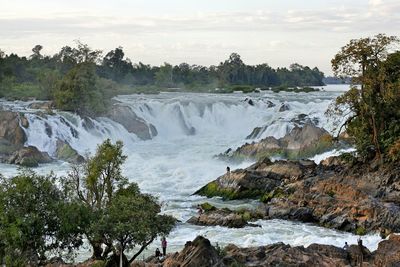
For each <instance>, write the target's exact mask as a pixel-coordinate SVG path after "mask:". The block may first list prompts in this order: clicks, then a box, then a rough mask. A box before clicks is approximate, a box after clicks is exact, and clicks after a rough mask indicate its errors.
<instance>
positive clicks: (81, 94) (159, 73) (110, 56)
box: [0, 41, 323, 116]
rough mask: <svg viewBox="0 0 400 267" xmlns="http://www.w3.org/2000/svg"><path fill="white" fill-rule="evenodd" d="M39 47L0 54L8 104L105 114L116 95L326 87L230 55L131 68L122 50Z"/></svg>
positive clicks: (301, 69)
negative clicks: (25, 53)
mask: <svg viewBox="0 0 400 267" xmlns="http://www.w3.org/2000/svg"><path fill="white" fill-rule="evenodd" d="M42 50H43V46H41V45H36V46H35V47H34V48H33V49H32V52H33V54H32V55H31V56H30V57H28V58H27V57H19V56H18V55H16V54H9V55H7V54H5V53H4V52H2V51H0V97H6V98H9V99H24V100H26V99H30V98H36V99H43V100H55V102H56V104H57V108H59V109H63V110H67V111H73V112H78V113H81V114H84V115H89V116H96V115H102V113H103V112H105V107H107V104H108V100H109V99H110V98H112V97H113V96H115V95H116V94H120V93H125V94H132V93H138V92H139V93H140V92H142V93H154V92H159V91H160V90H161V89H162V90H168V88H180V89H182V90H186V91H192V92H193V91H196V92H209V91H213V90H214V89H215V88H217V87H218V88H219V89H220V90H219V91H218V92H223V93H224V92H225V93H226V92H233V91H235V90H240V91H243V92H252V91H254V88H256V87H261V88H267V87H276V86H284V87H294V86H311V85H323V82H322V79H323V73H322V72H320V71H319V70H318V69H317V68H313V69H311V68H309V67H306V66H301V65H299V64H292V65H291V66H290V68H289V69H287V68H278V69H276V70H275V69H273V68H271V67H270V66H269V65H268V64H259V65H247V64H245V63H244V62H243V61H242V59H241V57H240V55H238V54H236V53H232V54H231V55H230V56H229V58H228V59H227V60H225V61H224V62H221V63H220V64H219V65H218V66H210V67H205V66H200V65H189V64H188V63H181V64H179V65H175V66H173V65H171V64H169V63H164V64H163V65H162V66H150V65H147V64H144V63H142V62H139V63H132V61H131V60H130V59H129V58H125V53H124V51H123V48H122V47H117V48H115V49H114V50H111V51H109V52H108V53H107V54H106V55H105V56H104V57H102V51H100V50H93V49H91V48H90V47H89V46H88V45H87V44H83V43H81V42H80V41H76V47H70V46H64V47H62V48H61V49H60V51H59V52H58V53H56V54H55V55H53V56H48V55H43V54H42V53H41V52H42Z"/></svg>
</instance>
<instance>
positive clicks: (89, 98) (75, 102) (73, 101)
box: [55, 62, 107, 115]
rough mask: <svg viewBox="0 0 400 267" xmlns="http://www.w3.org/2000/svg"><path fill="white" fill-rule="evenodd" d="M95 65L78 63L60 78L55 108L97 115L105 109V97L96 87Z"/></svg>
mask: <svg viewBox="0 0 400 267" xmlns="http://www.w3.org/2000/svg"><path fill="white" fill-rule="evenodd" d="M97 79H98V77H97V75H96V72H95V65H94V64H93V63H90V62H84V63H79V64H78V65H76V66H75V67H74V68H73V69H71V70H70V71H69V72H68V73H67V75H65V77H64V78H63V79H62V81H61V83H60V86H59V88H58V90H57V91H56V93H55V104H56V106H57V108H59V109H62V110H66V111H72V112H76V113H78V114H81V115H98V114H102V113H103V112H105V110H106V106H107V103H106V99H105V97H104V95H103V92H102V91H101V90H100V89H99V88H98V87H97Z"/></svg>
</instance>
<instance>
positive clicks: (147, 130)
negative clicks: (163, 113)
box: [107, 104, 157, 140]
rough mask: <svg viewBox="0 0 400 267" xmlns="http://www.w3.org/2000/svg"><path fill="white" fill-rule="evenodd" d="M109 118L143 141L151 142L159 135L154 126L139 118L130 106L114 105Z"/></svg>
mask: <svg viewBox="0 0 400 267" xmlns="http://www.w3.org/2000/svg"><path fill="white" fill-rule="evenodd" d="M107 117H108V118H110V119H112V120H113V121H115V122H118V123H119V124H121V125H122V126H124V127H125V129H126V130H127V131H128V132H130V133H134V134H135V135H136V136H137V137H139V138H140V139H142V140H149V139H151V138H153V137H154V136H156V135H157V130H156V128H155V127H154V126H153V125H152V124H148V123H147V122H146V121H145V120H144V119H142V118H140V117H138V116H137V115H136V113H135V112H133V110H132V109H131V108H129V107H128V106H122V105H120V104H114V105H113V106H112V108H111V110H110V111H109V113H108V115H107Z"/></svg>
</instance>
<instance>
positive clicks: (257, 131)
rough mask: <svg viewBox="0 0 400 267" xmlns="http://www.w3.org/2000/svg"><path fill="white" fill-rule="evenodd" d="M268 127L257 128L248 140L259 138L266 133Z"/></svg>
mask: <svg viewBox="0 0 400 267" xmlns="http://www.w3.org/2000/svg"><path fill="white" fill-rule="evenodd" d="M265 129H266V127H256V128H254V129H253V131H252V132H251V133H250V134H249V135H248V136H247V137H246V139H255V138H257V137H259V136H260V135H261V134H262V133H263V132H264V131H265Z"/></svg>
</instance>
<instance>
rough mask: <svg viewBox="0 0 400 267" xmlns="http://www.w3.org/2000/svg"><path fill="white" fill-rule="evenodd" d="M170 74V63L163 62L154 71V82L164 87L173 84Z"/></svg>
mask: <svg viewBox="0 0 400 267" xmlns="http://www.w3.org/2000/svg"><path fill="white" fill-rule="evenodd" d="M172 74H173V72H172V65H171V64H168V63H164V65H163V66H161V67H160V69H159V70H158V71H157V72H156V73H155V80H156V84H157V85H159V86H165V87H172V86H174V84H173V75H172Z"/></svg>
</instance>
